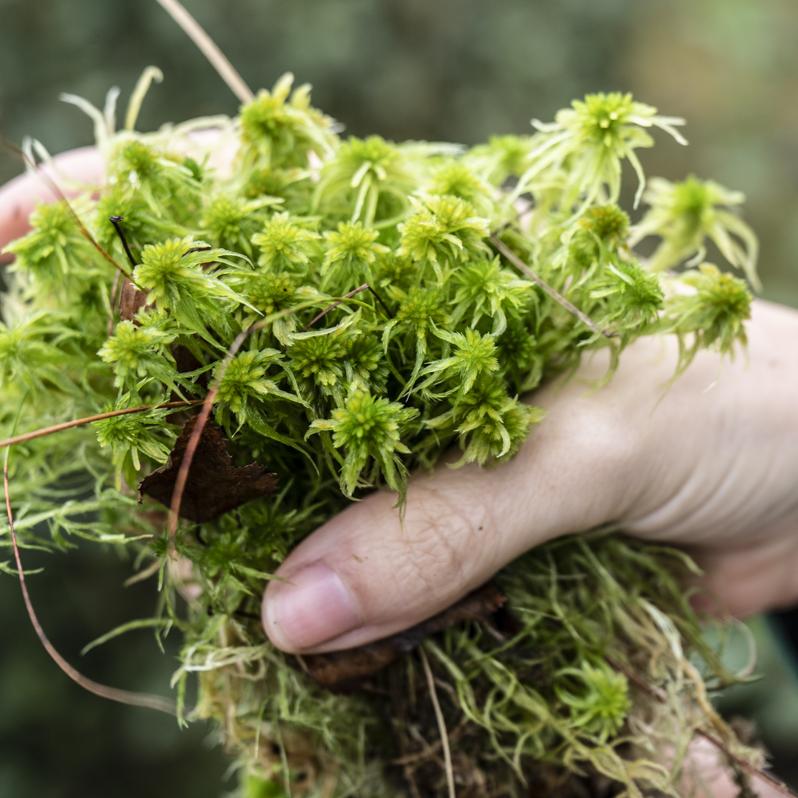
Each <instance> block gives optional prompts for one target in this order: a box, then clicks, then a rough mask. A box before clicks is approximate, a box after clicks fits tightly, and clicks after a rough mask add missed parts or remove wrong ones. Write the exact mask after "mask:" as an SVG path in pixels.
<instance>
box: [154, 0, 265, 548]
mask: <svg viewBox="0 0 798 798" xmlns="http://www.w3.org/2000/svg"><path fill="white" fill-rule="evenodd" d="M159 2H160V0H159ZM265 325H266V320H265V319H263V320H261V321H259V322H256V323H255V324H252V325H251V326H249V327H247V328H246V329H245V330H242V331H241V332H240V333H239V334H238V335H237V336H236V337H235V339H234V340H233V343H232V344H230V347H229V348H228V350H227V352H226V354H225V356H224V358H223V359H222V361H221V363H220V365H219V373H218V376H217V378H216V381H215V382H214V384H213V385H212V386H211V388H210V390H209V391H208V393H207V394H205V398H204V399H203V400H202V409H201V410H200V412H199V415H198V416H197V421H196V423H195V424H194V429H193V430H192V431H191V436H190V437H189V439H188V443H187V444H186V450H185V452H183V459H182V460H181V461H180V468H179V469H178V471H177V477H176V479H175V486H174V489H173V490H172V500H171V502H170V503H169V521H168V525H167V531H166V535H167V541H168V551H169V556H170V557H172V558H173V559H174V558H176V557H177V549H176V546H175V541H176V539H177V524H178V521H179V519H180V507H181V505H182V503H183V494H184V493H185V490H186V483H187V482H188V472H189V471H190V470H191V464H192V462H194V455H195V454H196V453H197V447H198V446H199V442H200V439H201V438H202V433H203V432H204V430H205V427H206V426H207V424H208V420H209V419H210V417H211V410H212V409H213V403H214V402H215V401H216V396H217V395H218V393H219V386H220V385H221V382H222V379H223V378H224V375H225V372H226V371H227V368H228V367H229V365H230V363H231V362H232V361H233V358H234V357H235V356H236V354H237V353H238V350H239V349H241V347H242V346H243V345H244V341H246V340H247V338H249V336H250V335H252V333H254V332H256V331H257V330H260V329H263V327H264V326H265Z"/></svg>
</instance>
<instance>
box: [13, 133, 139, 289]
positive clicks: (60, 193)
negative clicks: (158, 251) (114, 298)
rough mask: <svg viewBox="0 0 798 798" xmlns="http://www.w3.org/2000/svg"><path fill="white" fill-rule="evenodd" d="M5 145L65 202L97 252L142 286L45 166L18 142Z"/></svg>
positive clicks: (83, 233) (79, 227)
mask: <svg viewBox="0 0 798 798" xmlns="http://www.w3.org/2000/svg"><path fill="white" fill-rule="evenodd" d="M3 145H4V146H6V147H8V149H10V150H11V151H12V152H13V153H14V154H15V155H17V156H19V157H20V158H21V159H22V162H23V163H24V164H26V165H27V166H28V167H30V168H31V169H32V170H33V171H34V172H35V173H36V175H38V176H39V177H40V178H41V180H42V181H43V182H44V184H45V185H46V186H47V187H48V188H49V189H50V191H52V192H53V194H55V196H56V198H57V199H58V200H59V201H61V202H63V203H64V205H65V206H66V208H67V210H68V211H69V214H70V216H72V218H73V219H74V221H75V224H76V225H77V226H78V230H80V234H81V235H82V236H83V237H84V238H85V239H86V240H87V241H88V242H89V243H90V244H91V245H92V246H93V247H94V249H96V250H97V252H99V253H100V255H101V256H102V258H103V260H105V261H107V262H108V263H110V264H111V266H113V267H114V268H115V269H116V270H117V271H118V272H119V273H120V274H123V275H124V276H125V277H127V279H128V280H130V282H131V283H133V285H135V286H136V288H139V287H140V286H138V285H136V282H135V280H133V275H132V274H128V272H127V271H125V269H124V268H123V267H122V265H121V264H119V263H117V262H116V260H115V259H114V258H113V256H112V255H111V254H110V253H109V252H107V251H106V250H105V248H104V247H102V246H101V245H100V243H99V242H98V241H97V239H96V238H95V237H94V236H93V235H92V234H91V233H90V232H89V229H88V228H87V227H86V225H85V224H83V220H82V219H81V218H80V216H78V213H77V211H76V210H75V209H74V208H73V207H72V203H70V201H69V200H68V199H67V196H66V194H64V192H63V191H61V188H60V187H59V185H58V183H56V182H55V180H54V179H53V178H52V177H50V175H48V174H47V172H46V171H45V170H44V169H43V168H41V167H40V166H39V165H38V164H37V163H36V162H35V161H34V160H33V159H31V158H30V157H29V156H28V154H27V153H26V152H25V151H24V150H21V149H20V148H19V147H17V145H16V144H12V143H11V142H10V141H6V140H5V139H3Z"/></svg>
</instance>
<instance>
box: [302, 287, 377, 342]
mask: <svg viewBox="0 0 798 798" xmlns="http://www.w3.org/2000/svg"><path fill="white" fill-rule="evenodd" d="M364 291H370V292H371V293H372V294H373V295H374V298H375V299H376V300H377V302H379V303H380V305H382V309H383V310H384V311H385V315H386V316H387V317H388V318H389V319H392V318H393V314H392V313H391V311H390V309H389V308H388V306H387V305H386V304H385V302H384V300H383V298H382V297H381V296H380V295H379V294H378V293H377V292H376V291H375V290H374V289H373V288H372V287H371V286H370V285H369V284H368V283H363V285H359V286H358V287H357V288H353V289H352V290H351V291H349V292H348V293H346V294H344V295H343V296H342V297H341V298H340V299H336V300H335V302H331V303H330V304H329V305H327V307H326V308H324V309H323V310H321V311H319V312H318V313H317V314H316V315H315V316H314V317H313V318H312V319H311V320H310V321H309V322H308V323H307V324H306V325H305V327H304V328H303V329H305V330H309V329H310V328H311V327H313V326H314V325H315V324H316V323H317V322H319V321H321V320H322V319H323V318H324V317H325V316H326V315H327V314H328V313H330V312H331V311H333V310H335V309H336V308H337V307H340V306H341V305H343V304H344V302H346V300H347V299H352V297H355V296H357V295H358V294H362V293H363V292H364Z"/></svg>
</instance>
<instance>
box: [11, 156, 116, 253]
mask: <svg viewBox="0 0 798 798" xmlns="http://www.w3.org/2000/svg"><path fill="white" fill-rule="evenodd" d="M41 169H43V170H47V171H46V174H47V175H49V177H50V179H52V180H55V181H56V183H58V185H59V186H61V182H62V181H69V182H71V181H75V182H83V183H96V182H99V181H101V180H102V178H103V175H104V169H103V162H102V158H101V157H100V154H99V152H98V151H97V149H96V148H95V147H80V148H79V149H76V150H69V151H68V152H64V153H62V154H61V155H57V156H56V157H55V158H53V160H52V163H51V164H50V165H48V166H43V167H41ZM63 190H64V194H66V196H70V194H74V193H75V192H74V190H69V188H68V187H66V186H64V187H63ZM57 199H58V197H57V196H56V195H55V192H54V191H53V190H52V188H51V187H50V186H49V185H48V182H47V179H46V178H45V177H44V176H43V175H42V174H39V173H38V172H26V173H25V174H23V175H20V176H19V177H15V178H14V179H13V180H11V181H10V182H8V183H6V184H5V185H4V186H2V187H0V251H1V250H2V249H3V247H5V246H6V244H8V243H9V242H10V241H13V240H14V239H15V238H19V236H21V235H24V234H25V233H26V232H27V230H28V227H29V225H28V218H29V217H30V215H31V212H32V211H33V209H34V208H35V207H36V205H37V204H38V203H39V202H47V201H55V200H57ZM4 259H5V258H4V256H2V255H1V254H0V260H4Z"/></svg>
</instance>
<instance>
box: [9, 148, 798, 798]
mask: <svg viewBox="0 0 798 798" xmlns="http://www.w3.org/2000/svg"><path fill="white" fill-rule="evenodd" d="M55 169H56V177H57V178H59V182H60V181H61V180H62V179H63V178H64V177H80V178H82V179H83V180H84V181H86V182H88V183H94V182H96V181H98V180H99V179H101V176H102V168H101V164H100V161H99V158H98V156H97V154H96V153H95V152H94V151H93V150H91V149H83V150H77V151H72V152H70V153H66V154H64V155H63V156H59V158H58V159H57V161H56V164H55ZM41 199H45V200H50V199H52V197H51V196H48V190H47V186H46V184H45V183H44V182H43V181H41V179H40V178H37V177H36V176H33V175H29V176H24V177H21V178H18V179H17V180H15V181H12V182H11V183H9V184H8V185H7V186H5V187H3V188H2V189H0V246H2V245H4V244H5V243H7V242H8V241H9V240H11V239H12V238H14V237H16V236H18V235H21V234H22V233H23V232H24V231H25V229H26V220H27V218H28V215H29V213H30V211H31V210H32V207H33V205H34V203H35V202H36V201H37V200H41ZM748 337H749V345H748V348H747V350H746V351H745V352H740V353H738V355H737V357H736V358H734V359H733V360H729V359H724V358H721V357H719V356H718V355H717V354H715V353H713V352H705V353H702V354H700V355H699V356H698V357H697V358H696V360H695V362H694V363H693V364H692V365H691V366H690V368H689V369H688V370H687V371H686V373H685V374H684V375H682V376H681V377H680V378H678V379H677V380H675V381H672V375H673V372H674V367H675V363H676V345H675V341H673V340H669V339H666V340H644V341H640V342H637V343H636V344H634V345H633V346H631V347H630V348H629V349H628V350H627V351H626V352H625V353H624V357H623V358H622V365H621V367H620V369H619V371H618V373H617V374H616V375H615V377H614V378H613V379H612V380H611V382H610V383H609V384H608V385H607V386H606V387H604V388H600V389H599V388H596V387H595V385H596V381H597V380H598V379H599V378H600V377H601V376H602V374H603V373H604V370H605V368H606V360H605V358H604V357H603V356H602V355H601V354H600V353H599V354H597V355H596V356H594V357H593V358H592V359H590V360H589V361H587V362H586V363H585V364H584V365H583V366H582V367H581V368H580V370H579V372H578V373H577V375H576V376H575V377H572V378H571V379H570V380H568V381H560V382H555V383H552V384H550V385H547V386H546V387H544V388H543V389H541V390H539V391H537V392H536V393H535V394H534V396H533V397H531V400H532V401H534V403H535V404H537V405H540V406H542V407H544V408H545V409H546V410H547V417H546V419H545V420H544V422H543V423H542V424H541V425H540V426H539V427H538V428H537V429H536V430H535V432H534V434H533V435H532V436H531V437H530V439H529V440H528V441H527V443H526V444H525V445H524V446H523V447H522V449H521V451H520V452H519V454H518V455H517V456H516V457H515V458H514V459H513V460H511V461H510V462H508V463H504V464H501V465H499V466H497V467H494V468H490V469H480V468H477V467H472V466H468V467H465V468H462V469H458V470H454V469H451V468H447V467H446V466H445V465H444V466H441V467H440V468H438V469H437V470H435V471H434V472H432V473H429V474H421V475H417V476H415V477H414V478H413V479H412V480H411V484H410V487H409V490H408V495H407V505H406V511H405V517H404V521H403V522H401V521H400V518H399V516H398V513H397V510H396V508H395V506H394V505H395V497H394V496H393V495H392V494H390V493H388V492H378V493H375V494H373V495H371V496H369V497H368V498H366V499H364V500H363V501H360V502H357V503H355V504H353V505H351V506H350V507H349V508H347V509H346V510H345V511H344V512H342V513H341V514H340V515H339V516H337V517H335V518H333V519H332V520H330V521H329V522H327V523H326V524H325V525H324V526H322V527H321V528H320V529H318V530H317V531H316V532H315V533H314V534H313V535H311V536H310V537H309V538H307V539H306V540H305V541H303V542H302V543H301V544H300V545H299V546H298V547H297V548H296V549H295V550H294V551H293V552H292V553H291V555H290V556H289V557H288V558H287V559H286V560H285V562H284V563H283V565H282V566H281V568H280V570H279V571H278V576H279V577H281V578H280V579H278V580H275V581H273V582H271V583H270V584H269V587H268V588H267V590H266V592H265V596H264V602H263V620H264V628H265V630H266V633H267V635H268V636H269V638H270V639H271V641H272V642H273V643H274V644H275V645H276V646H278V647H279V648H282V649H284V650H286V651H290V652H301V653H309V652H315V651H329V650H336V649H342V648H347V647H350V646H356V645H361V644H363V643H366V642H369V641H371V640H375V639H378V638H380V637H384V636H386V635H389V634H392V633H394V632H397V631H400V630H402V629H405V628H407V627H410V626H413V625H414V624H417V623H419V622H421V621H422V620H424V619H426V618H428V617H430V616H431V615H434V614H435V613H438V612H440V611H442V610H443V609H445V608H446V607H447V606H449V605H450V604H451V603H453V602H454V601H456V600H457V599H458V598H460V597H462V596H463V595H465V594H466V593H468V592H470V591H471V590H473V589H474V588H476V587H478V586H479V585H481V584H482V583H484V582H485V581H487V580H488V579H489V578H490V577H491V576H492V575H493V574H494V573H495V572H496V571H497V570H499V569H500V568H501V567H503V566H504V565H506V564H507V563H508V562H510V561H511V560H513V559H514V558H516V557H517V556H519V555H520V554H522V553H523V552H524V551H526V550H528V549H530V548H532V547H534V546H537V545H539V544H541V543H543V542H545V541H547V540H550V539H552V538H555V537H557V536H559V535H563V534H566V533H572V532H578V531H580V530H587V529H590V528H592V527H595V526H597V525H599V524H604V523H608V522H615V523H618V524H620V525H621V526H622V527H623V528H624V529H625V530H627V531H628V532H630V533H632V534H635V535H639V536H640V537H642V538H645V539H648V540H656V541H662V542H667V543H671V544H676V545H679V546H682V547H684V548H685V549H686V550H688V551H689V552H690V553H691V554H692V555H693V556H694V557H696V559H697V560H698V562H699V563H700V564H701V565H702V567H703V569H704V574H703V576H702V578H701V579H700V581H699V582H698V584H697V585H696V588H697V591H698V592H697V599H696V600H697V601H698V602H699V603H700V604H702V605H703V606H704V607H705V608H707V609H709V610H712V611H715V612H718V613H728V614H732V615H735V616H741V617H742V616H746V615H750V614H753V613H756V612H761V611H765V610H769V609H773V608H776V607H781V606H785V605H790V604H793V603H796V602H798V484H797V483H798V346H796V342H798V312H796V311H794V310H791V309H788V308H786V307H782V306H779V305H774V304H770V303H767V302H764V301H756V302H755V303H754V308H753V313H752V319H751V322H750V324H749V326H748ZM711 753H712V752H707V751H705V750H703V749H698V750H697V751H696V756H695V759H696V761H697V762H698V763H699V765H700V769H701V771H702V779H701V780H702V782H704V784H705V785H706V784H708V785H710V786H709V787H706V786H704V787H702V789H709V790H710V792H708V793H707V794H711V795H713V796H721V797H722V796H725V795H729V796H731V795H736V788H735V787H734V785H733V783H732V781H731V780H730V779H729V777H728V776H727V775H726V774H725V773H724V772H723V771H722V769H721V768H720V766H716V765H715V763H714V762H713V761H712V759H713V758H712V756H711ZM757 786H758V789H759V794H760V795H761V796H763V798H769V797H770V796H773V795H778V794H780V793H778V792H776V791H775V790H773V788H771V787H769V786H768V785H765V784H761V785H759V784H758V785H757Z"/></svg>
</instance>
